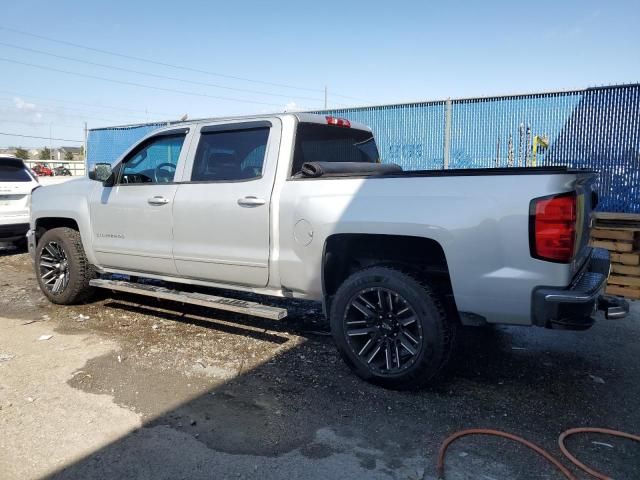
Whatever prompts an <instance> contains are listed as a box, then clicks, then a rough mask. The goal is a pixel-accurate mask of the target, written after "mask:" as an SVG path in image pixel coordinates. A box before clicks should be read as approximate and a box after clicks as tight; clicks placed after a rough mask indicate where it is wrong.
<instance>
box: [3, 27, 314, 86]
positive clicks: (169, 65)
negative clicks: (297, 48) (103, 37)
mask: <svg viewBox="0 0 640 480" xmlns="http://www.w3.org/2000/svg"><path fill="white" fill-rule="evenodd" d="M0 29H2V30H8V31H10V32H14V33H19V34H21V35H27V36H30V37H35V38H40V39H42V40H47V41H50V42H56V43H60V44H62V45H69V46H71V47H76V48H83V49H85V50H91V51H92V52H98V53H104V54H107V55H113V56H116V57H122V58H128V59H129V60H135V61H137V62H146V63H152V64H154V65H161V66H163V67H170V68H177V69H180V70H188V71H191V72H197V73H204V74H205V75H213V76H216V77H222V78H230V79H233V80H242V81H243V82H252V83H261V84H263V85H271V86H272V87H282V88H291V89H294V90H306V91H308V92H316V93H318V92H320V91H321V90H320V89H319V88H309V87H298V86H295V85H287V84H284V83H275V82H266V81H264V80H254V79H252V78H246V77H238V76H235V75H228V74H224V73H218V72H211V71H207V70H200V69H197V68H192V67H186V66H183V65H173V64H171V63H165V62H159V61H157V60H149V59H147V58H142V57H136V56H133V55H126V54H124V53H117V52H112V51H110V50H103V49H101V48H95V47H88V46H86V45H80V44H78V43H73V42H69V41H66V40H59V39H57V38H51V37H46V36H44V35H38V34H35V33H31V32H25V31H23V30H18V29H15V28H10V27H6V26H4V25H2V26H0Z"/></svg>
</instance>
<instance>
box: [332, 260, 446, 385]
mask: <svg viewBox="0 0 640 480" xmlns="http://www.w3.org/2000/svg"><path fill="white" fill-rule="evenodd" d="M330 322H331V331H332V334H333V337H334V340H335V342H336V344H337V346H338V349H339V350H340V353H341V354H342V357H343V358H344V360H345V361H346V363H347V364H348V365H349V366H350V367H351V368H352V370H353V371H354V372H355V373H356V374H357V375H358V376H360V377H361V378H363V379H365V380H367V381H370V382H372V383H376V384H379V385H382V386H385V387H388V388H396V389H410V388H419V387H421V386H424V385H426V384H428V383H430V382H433V381H434V379H436V377H437V376H438V375H439V374H440V373H441V371H442V370H443V368H444V367H445V365H446V363H447V361H448V359H449V356H450V353H451V349H452V347H453V345H452V344H453V337H454V333H455V330H454V329H455V325H454V323H453V322H452V321H449V319H448V318H447V316H446V314H445V310H444V307H443V305H442V303H441V301H440V299H439V298H438V296H436V295H435V293H433V291H432V289H431V288H430V287H429V286H428V285H427V284H425V283H423V282H420V281H419V280H418V279H417V278H415V277H413V276H412V275H411V274H409V273H407V272H403V271H401V270H398V269H395V268H389V267H371V268H367V269H365V270H361V271H359V272H356V273H354V274H353V275H351V276H350V277H349V278H347V279H346V280H345V281H344V283H343V284H342V285H341V286H340V288H339V289H338V291H337V292H336V295H335V297H334V299H333V302H332V306H331V313H330Z"/></svg>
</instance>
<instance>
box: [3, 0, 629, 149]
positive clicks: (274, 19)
mask: <svg viewBox="0 0 640 480" xmlns="http://www.w3.org/2000/svg"><path fill="white" fill-rule="evenodd" d="M1 10H2V15H1V17H0V147H6V146H22V147H31V148H33V147H41V146H44V145H50V144H51V145H53V146H54V147H55V146H61V145H68V146H72V145H80V144H81V143H80V142H81V141H82V140H83V138H84V124H85V122H86V123H87V125H88V128H97V127H103V126H112V125H124V124H135V123H141V122H148V121H161V120H176V119H179V118H181V117H183V116H184V115H187V116H188V117H189V118H202V117H217V116H225V115H243V114H256V113H267V112H281V111H285V110H288V111H293V110H300V109H302V110H305V109H321V108H323V107H324V95H325V87H326V89H327V105H328V107H329V108H336V107H343V106H362V105H367V104H386V103H395V102H408V101H417V100H437V99H443V98H459V97H471V96H484V95H498V94H507V93H524V92H531V91H534V92H537V91H549V90H556V89H572V88H586V87H590V86H597V85H610V84H620V83H636V82H638V81H640V28H639V27H638V25H640V0H635V1H632V0H626V1H615V0H614V1H608V2H602V1H598V2H595V1H590V0H582V1H561V0H555V1H546V0H539V1H537V2H535V3H532V2H518V1H513V0H512V1H509V2H506V1H484V2H478V1H475V2H474V1H467V2H463V1H455V0H453V1H446V2H445V1H441V2H430V1H426V0H423V1H418V0H416V1H395V2H392V1H377V0H369V1H360V0H348V1H347V0H342V1H333V0H325V1H314V2H305V1H300V0H297V1H276V0H271V1H244V0H234V1H233V2H229V1H224V2H223V1H217V0H209V1H201V0H192V1H189V2H186V1H183V2H175V1H174V2H165V1H160V0H156V1H153V2H151V1H148V0H138V1H132V0H128V1H123V0H109V1H102V2H92V1H86V0H85V1H70V0H56V1H55V2H52V1H50V0H37V1H36V0H21V1H20V2H9V1H5V2H3V5H2V7H1ZM114 54H115V55H114ZM6 134H18V135H24V136H25V137H19V136H16V135H6ZM27 136H32V137H43V138H28V137H27ZM50 138H53V139H54V140H50ZM56 139H58V140H56ZM71 140H75V142H72V141H71Z"/></svg>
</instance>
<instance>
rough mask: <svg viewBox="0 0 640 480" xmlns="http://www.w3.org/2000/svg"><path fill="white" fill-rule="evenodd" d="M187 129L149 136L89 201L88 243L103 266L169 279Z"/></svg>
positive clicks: (172, 267)
mask: <svg viewBox="0 0 640 480" xmlns="http://www.w3.org/2000/svg"><path fill="white" fill-rule="evenodd" d="M187 139H188V129H184V128H182V129H175V130H170V131H165V132H162V133H160V134H158V135H155V136H153V137H151V138H149V139H147V140H145V141H143V142H142V143H141V144H140V145H138V146H137V147H135V148H134V149H133V150H132V151H131V152H130V153H129V154H127V155H126V156H125V157H124V159H123V160H122V162H120V163H119V164H118V165H117V166H116V167H115V168H114V173H113V175H114V176H115V184H114V185H113V186H107V187H102V188H97V189H95V190H94V191H93V194H92V198H91V222H92V230H93V235H94V238H93V244H94V250H95V254H96V258H97V259H98V263H99V264H100V265H102V266H105V267H112V268H117V269H121V270H129V271H131V270H134V271H138V272H149V273H157V274H163V275H175V274H176V268H175V264H174V262H173V257H172V254H171V246H172V221H173V220H172V212H171V210H172V207H173V200H174V197H175V194H176V190H177V188H178V185H177V183H176V181H175V180H176V178H180V177H181V174H182V169H183V168H184V158H185V156H186V151H187V148H183V147H184V146H185V145H187V143H186V142H187Z"/></svg>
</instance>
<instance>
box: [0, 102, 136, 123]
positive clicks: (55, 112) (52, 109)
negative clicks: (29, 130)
mask: <svg viewBox="0 0 640 480" xmlns="http://www.w3.org/2000/svg"><path fill="white" fill-rule="evenodd" d="M0 101H3V102H8V103H11V99H9V98H7V97H0ZM45 107H46V108H42V107H38V108H39V110H41V111H42V113H47V114H51V115H60V116H66V117H76V118H82V119H86V118H91V119H93V120H101V121H103V122H112V123H118V122H120V121H121V120H119V119H115V118H104V117H97V116H95V115H94V113H97V114H100V112H89V111H87V110H83V109H80V108H73V107H67V106H63V107H57V106H56V105H45ZM56 108H60V110H56ZM65 110H73V111H76V112H80V113H79V114H74V113H70V112H66V111H65ZM32 113H38V112H36V111H33V112H32ZM106 113H109V112H106ZM120 116H121V117H125V118H128V119H137V120H138V121H140V122H142V120H140V117H141V115H137V116H136V115H133V114H130V113H125V114H120Z"/></svg>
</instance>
